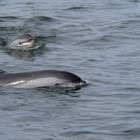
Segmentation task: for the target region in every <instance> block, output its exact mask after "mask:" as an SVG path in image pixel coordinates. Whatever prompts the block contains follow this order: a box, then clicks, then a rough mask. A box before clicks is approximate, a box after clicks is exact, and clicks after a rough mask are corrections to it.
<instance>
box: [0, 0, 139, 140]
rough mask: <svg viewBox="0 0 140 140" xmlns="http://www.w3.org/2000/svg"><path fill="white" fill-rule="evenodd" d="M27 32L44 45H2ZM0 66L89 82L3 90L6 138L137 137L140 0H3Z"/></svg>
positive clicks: (1, 133) (0, 103)
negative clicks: (27, 47)
mask: <svg viewBox="0 0 140 140" xmlns="http://www.w3.org/2000/svg"><path fill="white" fill-rule="evenodd" d="M23 33H30V34H31V35H32V36H33V37H35V42H36V45H41V46H42V47H40V48H39V49H36V50H33V51H11V50H7V49H6V48H5V46H4V42H7V41H8V40H10V39H12V38H14V37H16V36H18V35H20V34H23ZM0 69H3V70H5V71H8V72H23V71H34V70H44V69H58V70H65V71H69V72H72V73H74V74H77V75H78V76H80V77H81V78H82V79H84V80H87V81H88V83H89V84H88V85H87V86H86V87H83V88H81V89H78V90H72V91H71V90H70V91H67V90H64V91H61V90H53V91H50V90H48V89H31V90H25V89H14V88H7V87H0V139H1V140H139V139H140V1H139V0H112V1H111V0H79V1H78V0H71V1H70V0H69V1H68V0H59V1H58V0H51V1H46V0H39V1H38V0H25V1H23V0H0Z"/></svg>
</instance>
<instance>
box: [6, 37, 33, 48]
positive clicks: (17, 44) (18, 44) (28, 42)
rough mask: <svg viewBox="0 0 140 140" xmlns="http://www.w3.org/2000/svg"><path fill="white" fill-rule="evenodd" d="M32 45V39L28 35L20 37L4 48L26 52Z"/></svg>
mask: <svg viewBox="0 0 140 140" xmlns="http://www.w3.org/2000/svg"><path fill="white" fill-rule="evenodd" d="M33 45H34V38H33V37H32V36H31V35H30V34H23V35H20V36H18V37H16V38H14V39H13V40H11V41H9V43H7V45H6V47H7V48H10V49H16V50H24V49H25V50H26V49H28V48H30V47H32V46H33Z"/></svg>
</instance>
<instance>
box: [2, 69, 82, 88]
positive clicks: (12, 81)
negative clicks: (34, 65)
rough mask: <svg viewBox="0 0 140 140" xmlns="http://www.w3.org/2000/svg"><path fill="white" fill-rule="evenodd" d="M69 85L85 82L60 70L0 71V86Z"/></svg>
mask: <svg viewBox="0 0 140 140" xmlns="http://www.w3.org/2000/svg"><path fill="white" fill-rule="evenodd" d="M69 83H73V84H80V83H85V81H83V80H82V79H81V78H80V77H78V76H77V75H75V74H73V73H70V72H66V71H60V70H40V71H31V72H20V73H7V72H5V71H3V70H0V86H10V87H14V88H25V89H31V88H39V87H53V86H59V85H63V84H69Z"/></svg>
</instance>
